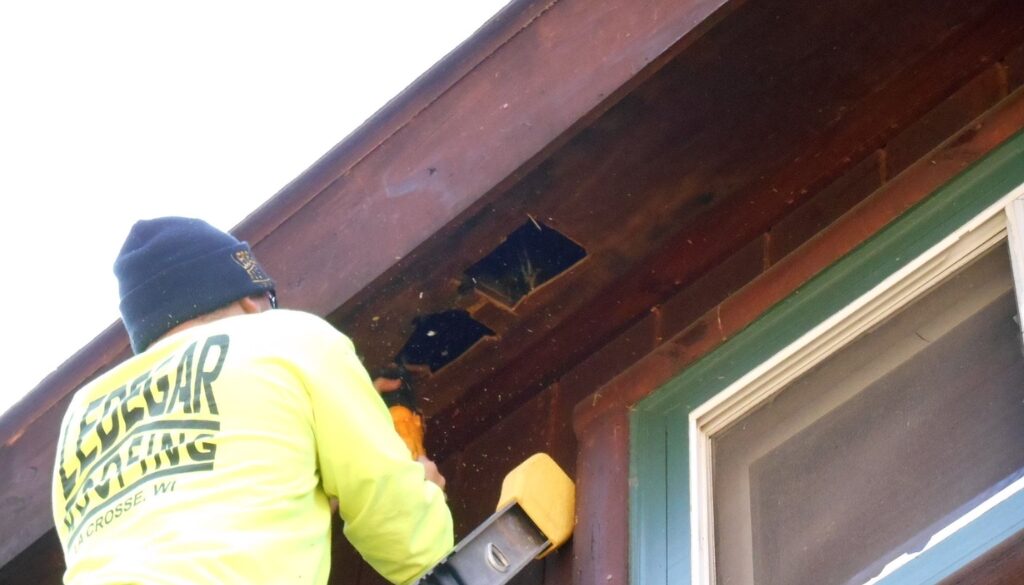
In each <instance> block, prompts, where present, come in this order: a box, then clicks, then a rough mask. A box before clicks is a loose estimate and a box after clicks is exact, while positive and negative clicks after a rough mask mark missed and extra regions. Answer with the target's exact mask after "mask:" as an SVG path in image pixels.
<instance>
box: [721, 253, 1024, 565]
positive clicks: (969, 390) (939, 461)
mask: <svg viewBox="0 0 1024 585" xmlns="http://www.w3.org/2000/svg"><path fill="white" fill-rule="evenodd" d="M1015 318H1016V308H1015V302H1014V297H1013V289H1012V276H1011V272H1010V263H1009V257H1008V253H1007V250H1006V247H1005V245H1004V246H1002V247H1000V248H996V249H994V250H993V251H992V252H989V253H987V254H986V255H985V256H983V257H982V258H980V259H978V260H976V261H975V262H973V263H972V264H971V265H970V266H968V267H966V268H964V269H962V270H960V271H959V272H958V273H957V274H955V275H954V276H952V277H950V278H949V279H947V280H946V281H945V282H944V283H942V284H941V285H940V286H938V287H936V288H935V289H933V290H932V291H931V292H929V293H928V294H927V295H925V296H923V297H921V298H920V299H918V300H916V301H914V302H913V303H912V304H911V305H909V306H908V307H906V308H904V309H903V310H902V311H901V312H899V313H898V314H896V315H894V316H893V317H890V318H889V319H887V320H886V321H885V322H883V323H882V324H880V325H879V326H877V327H875V328H874V329H873V330H871V331H870V332H868V333H867V334H865V335H863V336H861V338H859V339H858V340H856V341H855V342H853V343H852V344H850V345H848V346H847V347H845V348H844V349H842V350H840V351H839V352H837V353H835V354H833V355H832V356H830V357H829V358H827V359H826V360H825V361H824V362H823V363H821V364H819V365H818V366H816V367H815V368H814V369H813V370H811V371H809V372H808V373H806V374H804V375H803V376H801V377H800V378H798V379H797V380H796V381H795V382H793V383H791V384H790V385H789V386H788V387H786V388H785V389H784V390H783V391H782V392H781V393H779V394H777V395H776V396H775V398H774V399H772V400H771V401H769V402H768V403H766V404H763V405H761V406H760V407H759V408H758V409H756V410H754V411H753V412H751V413H749V414H748V415H747V416H745V417H744V418H742V419H740V420H739V421H738V422H736V423H734V424H733V425H731V426H730V427H728V428H727V429H725V430H724V431H721V432H719V433H718V434H716V435H715V436H714V437H712V457H713V464H712V474H713V477H712V485H713V487H712V490H713V498H714V544H715V549H714V554H715V573H716V582H717V583H718V584H719V585H753V584H755V583H756V584H758V585H830V584H834V585H843V584H848V583H865V582H867V581H869V580H870V579H871V578H872V577H874V576H876V575H877V574H878V573H879V572H881V571H882V569H883V568H884V567H885V565H886V564H887V563H889V562H890V561H892V560H894V559H896V558H897V557H899V556H901V555H902V554H903V553H909V552H915V551H918V550H920V549H921V548H923V547H924V545H925V544H926V543H927V542H928V539H929V538H931V537H932V536H933V535H934V534H935V533H936V532H937V531H939V530H941V529H942V528H943V527H945V526H947V525H948V524H950V523H951V522H952V521H953V520H955V519H956V518H958V517H960V516H962V515H963V514H964V513H965V512H967V511H968V510H970V509H971V508H973V507H974V506H976V505H977V504H978V503H980V502H981V501H983V500H984V499H986V498H988V497H989V496H991V495H992V494H993V493H995V492H996V491H998V490H999V489H1001V488H1002V487H1004V486H1006V485H1007V484H1009V483H1010V482H1012V481H1013V480H1015V479H1017V478H1018V477H1020V476H1021V475H1022V470H1024V357H1022V353H1021V346H1020V342H1019V335H1020V334H1019V329H1018V325H1017V324H1016V322H1015Z"/></svg>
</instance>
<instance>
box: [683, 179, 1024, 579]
mask: <svg viewBox="0 0 1024 585" xmlns="http://www.w3.org/2000/svg"><path fill="white" fill-rule="evenodd" d="M1003 242H1007V243H1008V246H1009V250H1010V261H1011V265H1012V270H1013V279H1014V288H1015V291H1016V297H1017V308H1018V314H1019V315H1022V314H1024V311H1022V310H1021V309H1022V307H1024V184H1022V185H1019V186H1017V187H1016V188H1015V189H1013V190H1011V191H1010V192H1009V193H1007V194H1006V195H1005V196H1003V197H1002V198H1001V199H999V200H998V201H997V202H996V203H994V204H993V205H991V206H990V207H988V208H987V209H986V210H985V211H984V212H982V213H981V214H979V215H977V216H975V217H974V218H973V219H971V220H970V221H969V222H967V223H966V224H965V225H963V226H961V227H960V229H958V230H956V231H955V232H953V233H952V234H950V235H949V236H947V237H946V238H945V239H943V240H942V241H941V242H939V243H938V244H936V245H935V246H933V247H932V248H931V249H929V250H928V251H927V252H925V253H923V254H921V255H920V256H918V257H917V258H915V259H914V260H912V261H911V262H909V263H908V264H907V265H906V266H904V267H903V268H902V269H900V270H899V271H897V272H895V273H893V274H892V275H890V276H889V277H888V278H886V279H885V280H884V281H882V282H881V283H879V284H878V285H877V286H875V287H874V288H873V289H871V290H870V291H868V292H867V293H865V294H864V295H862V296H861V297H860V298H858V299H857V300H855V301H854V302H852V303H850V304H849V305H847V306H846V307H844V308H843V309H842V310H840V311H838V312H837V313H835V314H833V315H832V316H831V317H830V318H828V319H826V320H825V321H824V322H822V323H821V324H819V325H818V326H817V327H815V328H813V329H811V330H810V331H808V332H807V333H806V334H804V335H803V336H802V337H800V338H799V339H797V340H796V341H795V342H793V343H792V344H790V345H789V346H787V347H786V348H785V349H783V350H782V351H780V352H778V353H776V354H775V355H774V356H772V357H771V358H769V359H768V360H766V361H765V362H763V363H761V364H760V365H759V366H758V367H756V368H754V369H753V370H751V371H749V372H748V373H747V374H746V375H744V376H743V377H741V378H740V379H738V380H737V381H736V382H734V383H733V384H731V385H730V386H728V387H727V388H725V389H724V390H723V391H722V392H720V393H719V394H717V395H716V396H715V397H714V398H712V399H710V400H709V401H707V402H705V403H704V404H702V405H701V406H699V407H698V408H696V409H694V410H693V411H692V412H691V413H690V415H689V421H688V425H689V437H690V441H689V444H690V447H689V448H690V458H689V461H690V474H689V476H690V497H691V498H692V499H691V506H690V525H691V535H692V538H691V559H692V565H691V567H692V581H691V582H692V583H693V584H694V585H714V584H715V582H716V581H715V551H714V542H715V539H714V505H713V501H712V498H713V493H714V492H713V490H712V460H711V439H712V437H713V436H714V435H715V434H716V433H718V432H720V431H722V430H724V429H725V428H728V427H729V426H730V425H731V424H732V423H734V422H736V421H738V420H739V419H741V418H742V417H744V416H745V415H746V414H748V413H750V412H751V411H752V410H754V409H755V408H757V407H758V406H760V405H761V404H762V403H764V402H765V401H768V400H770V399H771V398H772V397H774V396H775V395H776V394H778V393H779V392H780V391H782V390H783V389H784V388H785V387H786V386H787V385H788V384H789V383H790V382H792V381H793V380H795V379H797V378H798V377H799V376H801V375H802V374H804V373H805V372H807V371H808V370H810V369H811V368H813V367H814V366H816V365H817V364H818V363H820V362H822V361H823V360H825V359H827V358H828V357H829V356H831V355H832V354H834V353H835V352H836V351H838V350H839V349H841V348H843V347H845V346H846V345H848V344H849V343H850V342H852V341H853V340H854V339H856V338H858V337H859V336H860V335H862V334H863V333H865V332H866V331H868V330H869V329H871V328H872V327H874V326H875V325H877V324H878V323H880V322H882V321H883V320H885V319H886V318H888V317H889V316H891V315H893V314H894V313H896V312H897V311H899V310H900V309H902V308H903V307H905V306H907V305H908V304H910V303H912V302H913V301H914V300H916V299H918V298H920V297H921V296H922V295H924V294H925V293H927V292H928V291H930V290H931V289H932V288H934V287H935V286H936V285H938V284H939V283H941V282H942V281H944V280H945V278H946V277H948V276H950V275H951V274H953V273H954V272H956V271H957V270H958V269H960V268H961V267H963V266H965V265H966V264H968V263H970V262H971V261H972V260H974V259H976V258H978V257H980V256H981V255H983V254H984V253H986V252H988V251H989V250H991V249H992V248H994V247H996V246H998V245H1000V244H1002V243H1003ZM1022 490H1024V479H1022V480H1020V481H1017V482H1014V483H1013V484H1011V485H1010V486H1007V487H1006V488H1005V489H1003V490H1002V491H1000V492H999V493H998V494H996V495H994V496H992V497H991V498H989V499H988V500H986V501H985V502H983V503H981V504H980V505H979V506H978V507H977V508H975V509H974V510H971V511H970V512H968V513H967V514H966V515H964V516H963V517H962V518H960V519H958V520H956V521H954V522H953V523H952V524H951V525H950V526H949V527H947V528H946V529H944V530H942V531H941V532H939V533H938V534H936V535H935V536H934V537H933V538H932V539H931V541H929V542H928V544H927V545H926V547H925V548H924V549H923V550H922V551H919V552H918V553H915V554H914V555H903V556H902V557H900V558H899V559H896V560H895V561H893V562H892V563H890V564H889V565H888V566H886V568H885V570H884V571H883V573H882V574H881V575H879V576H878V577H876V578H874V579H872V580H871V581H868V584H870V583H874V582H876V581H878V580H880V579H881V578H883V577H885V576H886V575H888V574H891V573H892V572H893V571H895V570H896V569H898V568H899V567H901V566H903V565H905V564H907V563H910V562H912V561H913V559H914V558H916V557H917V556H918V555H920V554H921V553H924V552H925V551H927V550H929V549H930V548H932V547H933V546H935V545H937V544H938V543H939V542H942V541H943V540H945V539H946V538H947V537H948V536H950V535H952V534H954V533H955V532H956V531H957V530H959V529H960V528H961V527H963V526H965V525H966V524H967V523H969V522H970V521H971V519H972V518H976V517H977V516H978V515H980V514H981V513H983V512H984V511H985V510H988V509H990V508H991V507H992V506H994V505H996V504H997V503H998V502H1000V501H1002V500H1005V499H1006V498H1007V497H1009V496H1010V495H1012V494H1014V493H1016V492H1019V491H1022ZM868 584H865V585H868Z"/></svg>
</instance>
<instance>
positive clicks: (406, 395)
mask: <svg viewBox="0 0 1024 585" xmlns="http://www.w3.org/2000/svg"><path fill="white" fill-rule="evenodd" d="M376 377H378V378H386V379H389V380H399V381H400V382H401V385H400V386H399V387H398V388H397V389H395V390H387V391H384V392H381V398H383V399H384V404H386V405H387V406H388V411H390V412H391V419H392V420H393V421H394V423H395V430H396V431H398V435H399V436H400V437H402V440H403V441H405V445H406V447H408V448H409V452H410V453H412V458H413V459H419V458H420V457H423V456H425V455H426V454H427V451H426V449H424V447H423V415H422V414H420V411H419V409H418V408H416V395H415V394H414V393H413V388H412V374H411V373H410V372H409V370H407V369H406V368H405V365H404V364H398V365H396V366H389V367H386V368H383V369H382V370H380V371H379V372H378V373H377V376H376Z"/></svg>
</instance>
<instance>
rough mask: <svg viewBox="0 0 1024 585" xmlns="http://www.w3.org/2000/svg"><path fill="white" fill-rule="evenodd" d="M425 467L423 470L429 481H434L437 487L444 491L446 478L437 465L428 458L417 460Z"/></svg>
mask: <svg viewBox="0 0 1024 585" xmlns="http://www.w3.org/2000/svg"><path fill="white" fill-rule="evenodd" d="M416 461H419V462H420V465H422V466H423V470H424V471H425V472H426V474H427V481H432V482H434V483H435V484H437V487H439V488H441V491H444V476H443V475H441V472H440V471H438V469H437V464H435V463H434V462H433V461H431V460H430V459H428V458H427V457H426V456H422V457H419V458H417V459H416Z"/></svg>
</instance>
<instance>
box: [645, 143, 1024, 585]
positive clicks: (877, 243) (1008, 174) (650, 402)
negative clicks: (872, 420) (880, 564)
mask: <svg viewBox="0 0 1024 585" xmlns="http://www.w3.org/2000/svg"><path fill="white" fill-rule="evenodd" d="M1022 183H1024V131H1022V132H1018V133H1017V134H1016V135H1015V136H1014V137H1012V138H1010V139H1009V140H1007V141H1006V142H1005V143H1003V144H1002V145H1001V146H999V147H997V148H996V149H995V150H993V151H992V152H991V153H990V154H988V155H987V156H985V157H984V158H983V159H982V160H980V161H978V162H976V163H975V164H973V165H972V166H970V167H969V168H968V169H967V170H965V171H964V172H962V173H961V174H959V175H958V176H957V177H955V178H954V179H952V180H951V181H950V182H948V183H946V184H945V185H944V186H943V187H941V188H940V189H938V190H937V191H936V192H935V193H934V194H932V195H931V196H930V197H928V198H926V199H925V200H924V201H922V202H921V203H919V204H917V205H916V206H914V207H913V208H912V209H910V210H909V211H907V212H906V213H905V214H903V215H902V216H901V217H900V218H898V219H896V220H895V221H893V222H892V223H891V224H890V225H888V226H887V227H885V228H884V229H883V230H881V231H879V232H878V233H877V234H875V235H874V236H872V237H871V238H870V239H868V240H867V241H866V242H864V243H863V244H861V245H860V246H859V247H858V248H856V249H855V250H854V251H852V252H850V253H849V254H847V255H846V256H844V257H843V258H841V259H840V260H838V261H837V262H835V263H834V264H832V265H831V266H829V267H828V268H827V269H825V270H823V271H822V272H821V273H819V274H818V275H817V276H815V277H814V278H812V279H811V280H809V281H808V282H807V283H805V284H804V285H803V286H802V287H800V288H799V289H797V290H796V291H795V292H794V293H793V294H791V295H790V296H789V297H787V298H786V299H784V300H783V301H781V302H779V303H778V304H777V305H775V306H774V307H772V308H771V309H769V310H768V311H767V312H766V313H765V314H764V315H762V316H761V317H760V318H759V319H758V320H757V321H755V322H754V323H752V324H751V325H750V326H749V327H747V328H746V329H744V330H743V331H742V332H740V333H739V334H737V335H736V336H735V337H733V338H732V339H730V340H728V341H726V342H725V343H723V344H722V345H721V346H719V347H718V348H716V349H715V350H714V351H712V352H711V353H709V354H708V355H706V356H704V357H703V358H701V359H700V360H699V361H698V362H696V363H695V364H693V365H692V366H690V367H689V368H687V369H686V370H685V371H683V372H682V373H680V374H679V375H678V376H677V377H676V378H674V379H673V380H671V381H670V382H668V383H667V384H665V385H664V386H663V387H661V388H660V389H659V390H658V391H656V392H654V393H652V394H651V395H650V396H649V397H648V398H646V399H644V400H643V401H641V402H639V403H638V404H637V405H636V408H635V409H634V411H633V413H632V415H631V420H630V478H629V479H630V482H629V485H630V582H631V583H633V584H634V585H668V584H673V585H675V584H685V583H690V579H691V561H692V559H691V546H692V543H691V532H690V509H689V508H690V505H689V502H690V493H689V492H690V477H689V469H690V462H689V440H690V439H689V436H688V428H689V425H688V418H689V414H690V412H691V411H693V410H694V409H695V408H697V407H699V406H700V405H702V404H703V403H705V402H706V401H708V400H709V399H711V398H712V397H714V396H715V395H716V394H718V393H719V392H721V391H722V390H724V389H725V388H727V387H728V386H730V385H731V384H732V383H733V382H735V381H736V380H738V379H739V378H740V377H742V376H743V375H744V374H746V373H747V372H749V371H750V370H752V369H754V368H755V367H757V366H758V365H760V364H761V363H763V362H765V361H767V360H768V359H769V358H771V357H772V356H773V355H775V354H776V353H778V352H780V351H782V350H783V349H784V348H786V347H787V346H789V345H790V344H791V343H793V342H794V341H796V340H797V339H799V338H800V337H801V336H802V335H804V334H805V333H807V332H808V331H810V330H811V329H813V328H814V327H815V326H817V325H818V324H820V323H822V322H823V321H825V320H826V319H828V318H829V317H830V316H832V315H833V314H835V313H836V312H838V311H839V310H841V309H842V308H843V307H845V306H846V305H848V304H850V303H851V302H853V301H854V300H856V299H857V298H858V297H860V296H861V295H863V294H865V293H866V292H868V291H869V290H871V289H872V288H874V287H875V286H877V285H878V284H879V283H881V282H882V281H883V280H885V278H887V277H888V276H890V275H891V274H893V273H895V272H897V271H898V270H900V269H901V268H903V267H904V266H906V265H907V264H908V263H909V262H911V261H912V260H914V259H915V258H916V257H918V256H919V255H921V254H922V253H924V252H926V251H927V250H928V249H929V248H931V247H932V246H934V245H936V244H937V243H939V242H940V241H941V240H942V239H944V238H945V237H947V236H948V235H950V234H952V233H953V232H955V231H956V230H957V229H959V228H960V227H961V226H963V225H964V224H966V223H967V222H969V221H970V220H971V219H972V218H974V217H975V216H977V215H978V214H980V213H982V212H983V211H984V210H985V209H987V208H988V207H990V206H991V205H992V204H994V203H996V202H997V201H999V199H1000V198H1002V197H1004V196H1005V195H1006V194H1007V193H1009V192H1010V191H1012V190H1013V189H1015V188H1016V187H1017V186H1019V185H1021V184H1022ZM670 496H671V497H670ZM1007 505H1008V506H1013V505H1018V506H1019V505H1020V504H1019V503H1018V502H1016V501H1011V502H1009V503H1008V504H1007ZM1022 510H1024V507H1022ZM995 516H998V514H996V515H995ZM1021 517H1022V518H1024V512H1022V516H1021ZM1013 526H1016V524H1014V525H1013ZM1011 528H1012V526H1011V527H1010V528H1006V527H1004V528H1002V529H1000V530H999V532H1000V534H1001V533H1003V532H1005V531H1007V530H1010V529H1011ZM977 530H983V529H982V528H977ZM965 534H966V533H965ZM985 534H987V535H988V536H987V537H986V538H988V539H989V540H992V539H993V538H995V536H993V534H992V531H991V530H989V531H988V532H985ZM963 538H966V536H965V537H963ZM979 538H981V537H980V536H976V537H975V539H974V540H972V541H971V542H972V543H974V545H975V546H976V547H978V546H984V548H980V549H979V550H978V551H977V552H981V551H982V550H985V549H987V547H988V546H991V545H994V544H995V543H996V542H998V541H994V542H989V543H988V544H984V543H982V542H981V540H978V539H979ZM982 540H984V539H982ZM956 544H957V542H956V539H953V540H952V541H951V543H950V544H948V545H946V547H947V550H946V552H947V554H948V553H949V551H948V547H950V546H956ZM961 545H963V543H961ZM975 554H976V553H975ZM922 556H923V555H922ZM932 556H934V555H932ZM970 558H973V555H972V556H971V557H970ZM968 560H969V559H968ZM944 566H945V568H944V569H943V571H945V574H949V573H951V572H952V571H953V570H955V568H956V567H953V566H952V564H951V563H949V562H946V563H944ZM916 570H918V571H921V570H922V569H921V565H920V564H919V565H918V567H917V569H916ZM926 570H927V569H926ZM940 572H942V571H939V570H938V569H935V570H932V571H931V573H930V574H931V575H932V576H933V577H934V576H935V575H939V574H940ZM905 574H910V571H909V570H908V571H906V572H905ZM897 578H898V574H894V575H892V576H890V578H887V579H886V581H885V583H890V582H892V583H896V582H900V581H898V580H897Z"/></svg>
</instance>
